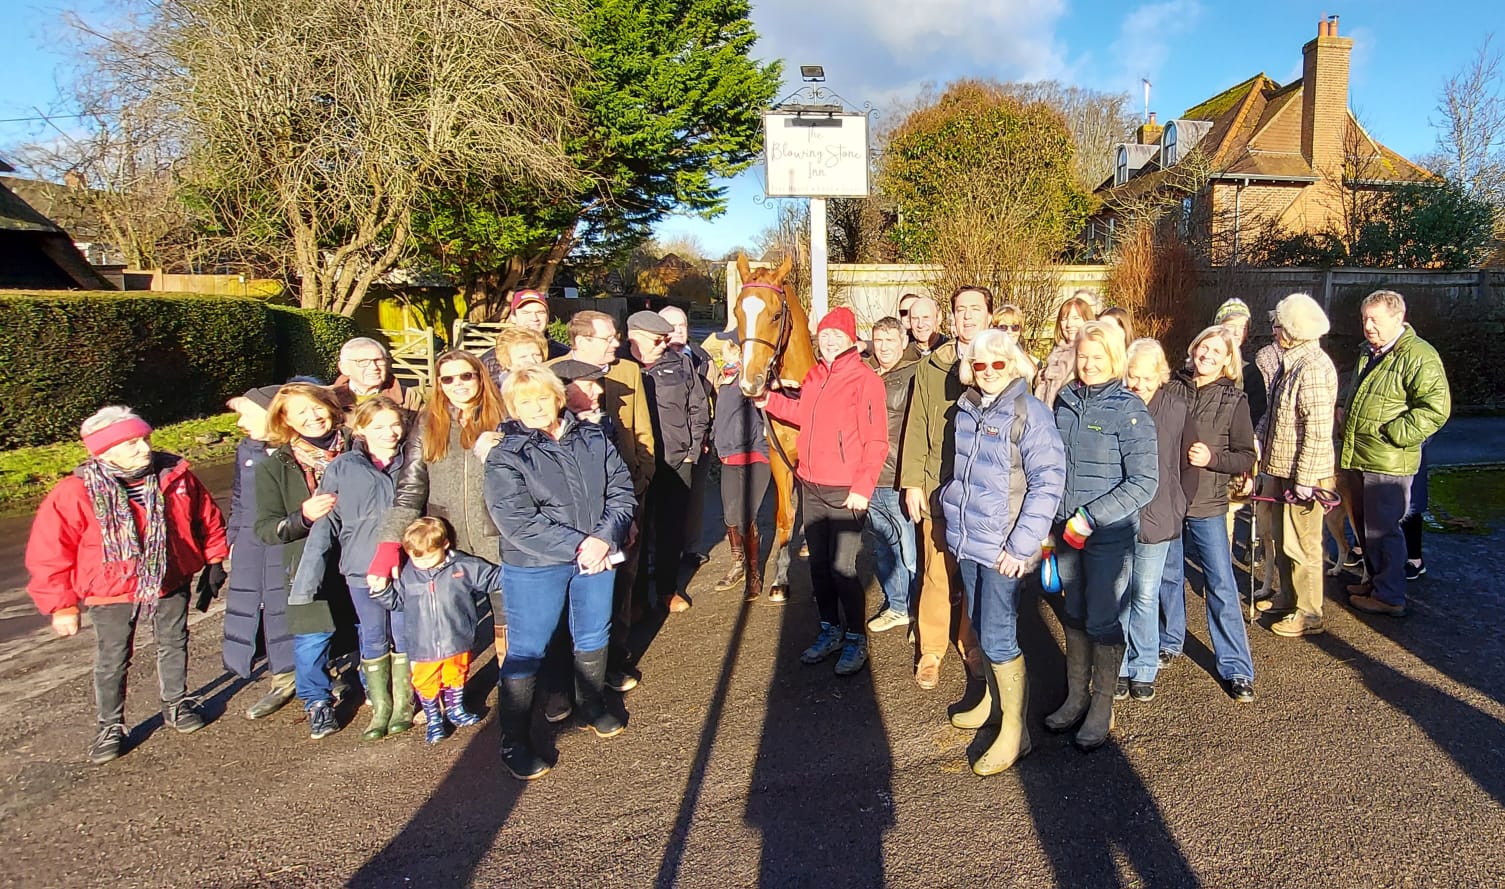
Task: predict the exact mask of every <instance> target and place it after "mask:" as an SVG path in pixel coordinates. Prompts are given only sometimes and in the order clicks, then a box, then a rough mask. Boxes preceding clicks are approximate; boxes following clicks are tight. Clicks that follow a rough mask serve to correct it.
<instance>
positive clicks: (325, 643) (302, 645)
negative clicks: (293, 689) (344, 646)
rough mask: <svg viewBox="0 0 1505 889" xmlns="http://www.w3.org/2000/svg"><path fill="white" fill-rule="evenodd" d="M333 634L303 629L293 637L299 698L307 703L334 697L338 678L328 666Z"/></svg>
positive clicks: (294, 668)
mask: <svg viewBox="0 0 1505 889" xmlns="http://www.w3.org/2000/svg"><path fill="white" fill-rule="evenodd" d="M333 638H334V633H299V634H298V635H296V636H294V637H293V672H294V677H293V678H294V681H295V682H296V684H297V691H298V699H299V700H301V701H302V702H303V706H305V707H309V706H312V705H314V704H317V703H319V702H321V701H324V702H328V701H332V700H334V691H333V688H334V681H333V680H331V679H330V678H329V673H328V672H327V671H325V669H324V666H325V665H326V664H328V663H329V640H331V639H333Z"/></svg>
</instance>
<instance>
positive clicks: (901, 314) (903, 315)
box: [899, 309, 909, 318]
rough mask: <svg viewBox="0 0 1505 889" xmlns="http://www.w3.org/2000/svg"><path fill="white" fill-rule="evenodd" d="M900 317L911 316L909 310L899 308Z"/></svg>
mask: <svg viewBox="0 0 1505 889" xmlns="http://www.w3.org/2000/svg"><path fill="white" fill-rule="evenodd" d="M899 317H900V318H908V317H909V310H908V309H900V310H899Z"/></svg>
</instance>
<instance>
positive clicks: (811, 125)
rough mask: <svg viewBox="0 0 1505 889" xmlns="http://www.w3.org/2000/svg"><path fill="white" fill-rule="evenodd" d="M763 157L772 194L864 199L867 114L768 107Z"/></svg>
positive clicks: (769, 193)
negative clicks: (812, 111)
mask: <svg viewBox="0 0 1505 889" xmlns="http://www.w3.org/2000/svg"><path fill="white" fill-rule="evenodd" d="M763 161H764V164H763V167H764V170H765V171H766V173H767V180H766V182H765V183H764V192H765V193H766V194H767V195H768V196H769V197H771V198H865V197H867V196H868V194H869V190H868V173H869V164H868V151H867V115H866V114H852V113H842V112H835V113H825V112H816V113H810V112H805V113H796V112H787V111H765V112H764V113H763Z"/></svg>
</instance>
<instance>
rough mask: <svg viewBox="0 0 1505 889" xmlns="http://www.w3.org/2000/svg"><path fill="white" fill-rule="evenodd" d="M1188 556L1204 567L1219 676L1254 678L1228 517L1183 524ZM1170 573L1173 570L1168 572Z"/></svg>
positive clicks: (1183, 627) (1209, 624)
mask: <svg viewBox="0 0 1505 889" xmlns="http://www.w3.org/2000/svg"><path fill="white" fill-rule="evenodd" d="M1182 527H1183V529H1184V533H1183V534H1182V537H1181V539H1182V542H1183V544H1184V545H1185V547H1186V555H1187V557H1188V558H1189V559H1191V561H1192V562H1193V563H1195V564H1197V565H1199V566H1201V568H1202V576H1203V577H1204V578H1206V580H1207V587H1206V590H1205V594H1206V597H1207V632H1208V635H1210V636H1211V637H1212V652H1213V654H1214V655H1216V656H1217V659H1218V675H1219V676H1221V677H1222V678H1224V679H1248V680H1250V681H1251V682H1252V681H1253V680H1254V658H1253V657H1251V656H1250V654H1249V634H1248V631H1247V630H1246V629H1245V628H1244V614H1243V606H1242V603H1240V601H1239V597H1238V582H1237V581H1236V580H1235V579H1234V577H1233V549H1232V546H1231V545H1230V543H1229V541H1228V520H1227V518H1226V517H1225V516H1222V515H1216V516H1211V517H1209V518H1205V519H1193V518H1188V519H1187V520H1186V524H1185V525H1183V526H1182ZM1182 570H1183V571H1184V570H1185V569H1184V567H1183V569H1182ZM1166 573H1167V574H1169V573H1170V572H1169V571H1167V572H1166ZM1181 637H1182V638H1183V639H1184V638H1185V637H1186V616H1185V614H1184V613H1183V614H1182V617H1181Z"/></svg>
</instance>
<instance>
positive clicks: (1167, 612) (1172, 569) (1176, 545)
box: [1160, 537, 1186, 655]
mask: <svg viewBox="0 0 1505 889" xmlns="http://www.w3.org/2000/svg"><path fill="white" fill-rule="evenodd" d="M1185 647H1186V548H1185V547H1184V546H1182V544H1181V538H1180V537H1175V538H1172V539H1171V542H1170V546H1168V547H1166V550H1165V571H1164V573H1163V574H1162V575H1161V577H1160V650H1161V651H1163V652H1165V653H1166V654H1171V655H1178V654H1180V653H1181V649H1183V648H1185Z"/></svg>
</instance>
